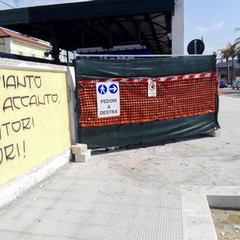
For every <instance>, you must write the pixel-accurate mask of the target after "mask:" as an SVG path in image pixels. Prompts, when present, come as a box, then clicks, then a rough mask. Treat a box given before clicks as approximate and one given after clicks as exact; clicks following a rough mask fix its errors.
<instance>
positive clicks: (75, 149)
mask: <svg viewBox="0 0 240 240" xmlns="http://www.w3.org/2000/svg"><path fill="white" fill-rule="evenodd" d="M71 149H72V153H73V154H74V155H75V154H78V155H79V154H84V153H86V152H87V151H88V149H87V144H80V143H78V144H76V145H72V147H71Z"/></svg>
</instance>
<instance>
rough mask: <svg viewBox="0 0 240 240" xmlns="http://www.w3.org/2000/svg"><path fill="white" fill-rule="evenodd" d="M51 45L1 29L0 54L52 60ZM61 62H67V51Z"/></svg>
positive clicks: (63, 52) (62, 53)
mask: <svg viewBox="0 0 240 240" xmlns="http://www.w3.org/2000/svg"><path fill="white" fill-rule="evenodd" d="M51 50H52V46H51V45H50V43H48V42H45V41H41V40H36V39H34V38H30V37H27V36H24V35H21V34H19V33H15V32H12V31H9V30H7V29H5V28H0V52H3V53H10V54H16V55H21V56H26V57H35V58H41V59H46V60H52V56H51V54H46V53H49V52H51ZM60 60H61V62H67V54H66V51H62V52H61V54H60Z"/></svg>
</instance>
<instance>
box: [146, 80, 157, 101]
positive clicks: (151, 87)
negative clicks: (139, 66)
mask: <svg viewBox="0 0 240 240" xmlns="http://www.w3.org/2000/svg"><path fill="white" fill-rule="evenodd" d="M156 96H157V83H156V82H153V81H152V80H149V81H148V97H156Z"/></svg>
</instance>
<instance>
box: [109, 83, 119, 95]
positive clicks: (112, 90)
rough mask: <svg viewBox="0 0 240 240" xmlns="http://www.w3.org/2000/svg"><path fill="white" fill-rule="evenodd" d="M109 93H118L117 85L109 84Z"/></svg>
mask: <svg viewBox="0 0 240 240" xmlns="http://www.w3.org/2000/svg"><path fill="white" fill-rule="evenodd" d="M109 91H110V93H112V94H114V93H116V92H117V91H118V87H117V85H116V84H114V83H113V84H111V85H110V87H109Z"/></svg>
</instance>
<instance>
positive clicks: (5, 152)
mask: <svg viewBox="0 0 240 240" xmlns="http://www.w3.org/2000/svg"><path fill="white" fill-rule="evenodd" d="M25 152H26V145H25V140H24V141H23V142H22V143H13V144H9V145H6V146H3V147H0V164H1V163H2V162H3V161H4V160H6V161H12V160H14V159H15V158H17V157H21V156H23V157H24V158H25Z"/></svg>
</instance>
